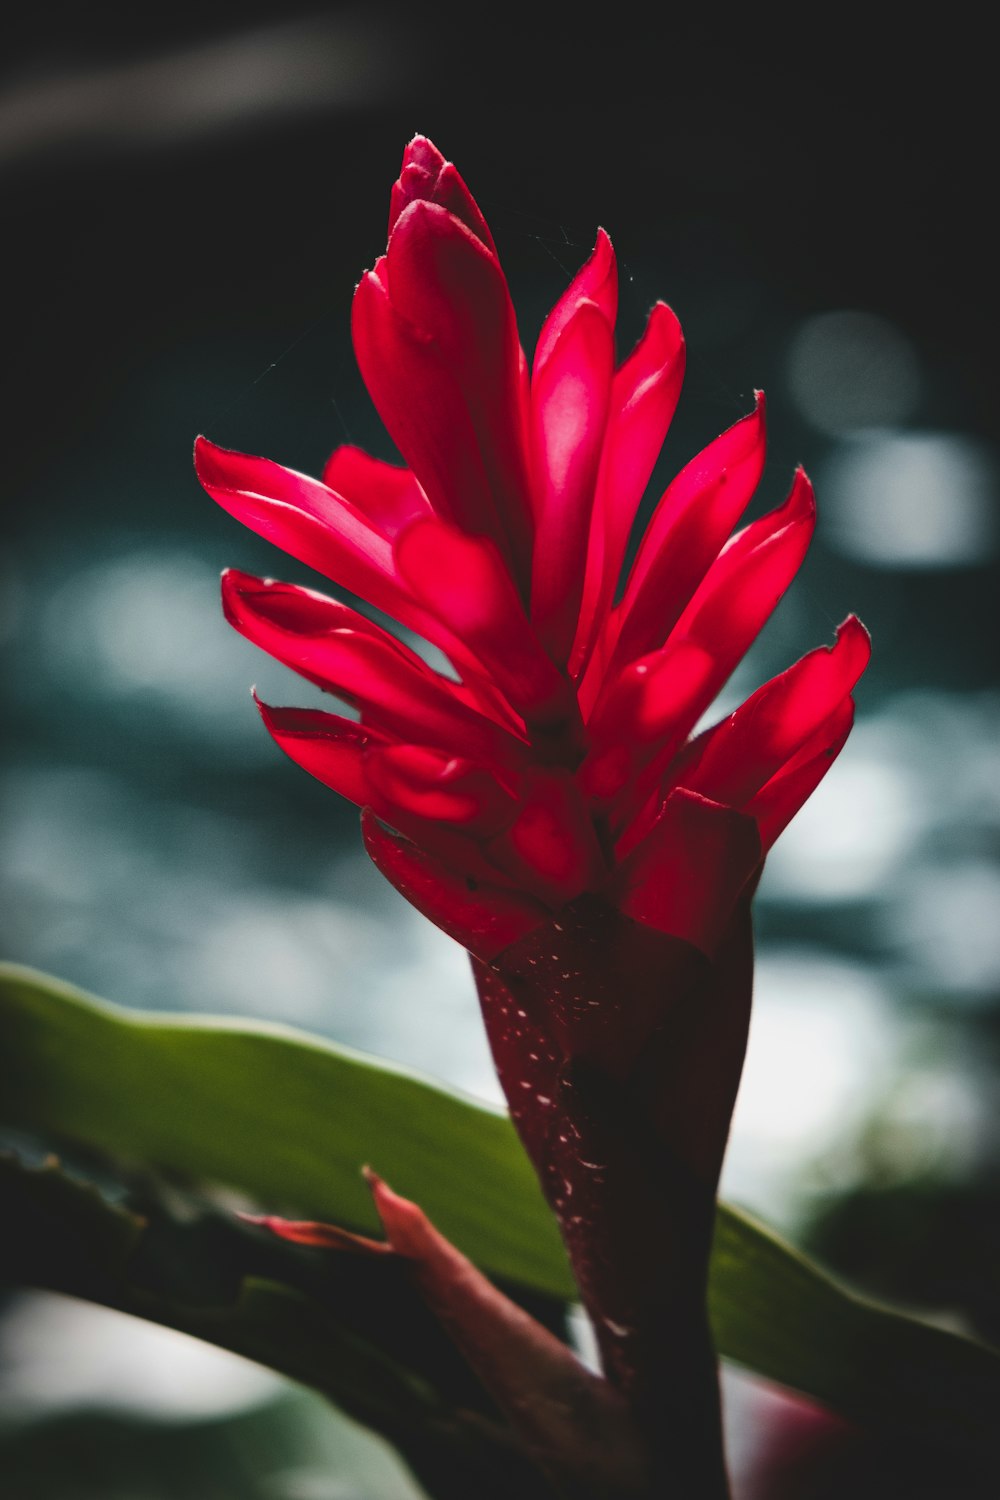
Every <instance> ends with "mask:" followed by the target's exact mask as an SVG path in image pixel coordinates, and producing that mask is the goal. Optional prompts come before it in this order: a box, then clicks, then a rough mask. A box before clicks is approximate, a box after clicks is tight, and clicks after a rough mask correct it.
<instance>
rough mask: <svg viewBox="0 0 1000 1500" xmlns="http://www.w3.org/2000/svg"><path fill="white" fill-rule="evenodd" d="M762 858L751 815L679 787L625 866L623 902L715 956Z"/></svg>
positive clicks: (620, 882) (630, 911)
mask: <svg viewBox="0 0 1000 1500" xmlns="http://www.w3.org/2000/svg"><path fill="white" fill-rule="evenodd" d="M761 858H762V850H761V842H760V836H759V834H758V832H757V824H756V823H755V822H754V820H753V818H752V817H749V816H747V815H746V814H745V813H740V812H736V811H734V809H733V808H731V807H723V806H720V805H719V803H717V802H712V801H710V800H709V799H708V798H707V797H702V796H698V795H697V794H696V793H692V792H689V791H686V790H684V789H678V790H676V791H673V792H671V794H670V796H669V797H668V798H667V800H666V802H665V803H664V805H663V809H662V811H661V813H660V816H659V818H658V819H657V821H656V822H655V824H654V825H653V827H652V829H651V831H650V832H649V833H648V834H647V835H646V837H645V838H644V839H643V841H642V843H641V844H639V845H638V847H637V848H636V849H634V850H633V852H632V853H631V855H630V856H629V857H628V859H627V860H626V861H625V863H624V865H623V866H622V867H621V870H620V872H619V875H618V877H617V882H616V884H617V887H618V893H619V894H618V904H619V905H620V907H621V909H622V911H623V912H625V913H626V914H627V915H628V916H630V917H634V918H635V920H636V921H637V922H642V923H644V924H645V925H646V926H648V927H655V928H656V929H657V930H658V931H659V932H666V933H669V934H670V935H671V936H673V937H678V938H683V939H684V940H685V942H688V943H691V944H693V946H694V947H696V948H699V949H700V950H701V951H702V952H703V953H706V954H708V955H709V957H711V956H712V954H714V952H715V950H716V947H717V946H718V944H719V943H720V942H721V940H722V938H723V936H724V935H725V933H726V930H727V929H728V926H729V922H730V919H731V918H732V915H733V912H734V911H735V909H736V903H737V901H738V900H739V897H740V895H741V893H742V892H743V889H744V887H745V886H746V884H747V882H748V881H749V880H750V879H751V877H752V876H753V875H754V873H755V872H756V870H757V868H758V866H759V864H760V861H761Z"/></svg>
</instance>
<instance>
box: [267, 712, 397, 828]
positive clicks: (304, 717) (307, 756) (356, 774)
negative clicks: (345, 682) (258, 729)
mask: <svg viewBox="0 0 1000 1500" xmlns="http://www.w3.org/2000/svg"><path fill="white" fill-rule="evenodd" d="M255 702H256V704H257V707H258V709H259V710H260V716H261V718H262V719H263V720H264V724H265V727H266V729H267V732H268V733H269V734H270V736H271V738H272V739H273V740H274V742H275V744H277V745H279V746H280V748H281V749H282V750H284V752H285V754H286V755H287V756H288V757H289V759H290V760H293V761H294V762H295V764H296V765H297V766H301V767H302V769H303V771H308V772H309V775H310V776H315V777H316V779H317V781H322V782H323V784H324V786H328V787H331V788H332V789H333V791H335V792H339V793H340V795H341V796H342V797H346V798H347V800H348V801H349V802H353V803H355V805H356V806H358V807H366V806H368V805H369V804H372V803H373V801H374V800H376V799H373V795H372V789H371V787H370V786H369V784H368V776H367V774H366V772H365V767H364V752H365V751H366V750H367V749H368V747H369V746H370V745H371V744H373V743H378V742H379V736H377V735H374V734H373V733H372V732H371V731H370V730H367V729H363V728H362V727H361V725H360V724H355V723H354V722H353V721H352V720H351V719H342V718H340V717H339V716H338V715H337V714H327V713H323V712H322V710H320V709H314V708H273V707H271V706H270V705H269V704H267V703H262V702H261V701H260V699H255Z"/></svg>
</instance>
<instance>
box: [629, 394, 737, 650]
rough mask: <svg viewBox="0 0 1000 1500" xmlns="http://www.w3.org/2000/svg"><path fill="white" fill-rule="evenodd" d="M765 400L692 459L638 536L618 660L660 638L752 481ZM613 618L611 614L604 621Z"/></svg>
mask: <svg viewBox="0 0 1000 1500" xmlns="http://www.w3.org/2000/svg"><path fill="white" fill-rule="evenodd" d="M763 468H764V401H763V396H761V395H758V399H757V406H756V409H755V410H754V411H753V412H751V413H750V415H749V416H747V417H744V418H743V419H742V420H741V421H739V422H737V423H736V424H735V426H733V427H730V428H729V430H728V432H724V433H723V434H722V436H721V437H719V438H716V440H715V442H714V443H710V444H709V446H708V447H707V448H706V449H705V450H704V452H702V453H700V454H699V455H698V457H697V458H694V459H692V460H691V462H690V463H689V464H687V465H686V467H685V468H683V469H682V470H681V472H680V474H678V476H677V478H676V479H675V480H674V481H673V483H672V484H671V485H670V486H669V487H668V489H667V491H666V493H665V494H664V496H663V499H662V500H661V501H660V504H659V506H658V508H657V510H656V512H655V514H654V516H653V519H652V521H651V522H650V525H649V529H648V530H647V532H646V534H645V536H644V537H643V539H642V543H641V545H640V547H639V552H638V554H637V556H636V560H635V564H634V566H633V568H632V571H631V573H630V574H629V580H628V584H627V585H626V588H625V595H624V597H623V599H622V603H621V606H620V609H619V611H618V612H617V617H612V619H613V620H614V622H615V628H616V629H617V633H618V638H617V643H616V646H615V650H614V656H613V660H614V663H615V664H621V665H624V663H625V662H627V661H631V660H634V658H635V657H637V656H641V655H643V654H644V653H645V652H647V651H650V650H652V649H654V648H655V647H657V646H660V645H662V644H663V642H664V641H665V640H666V638H667V636H668V635H669V633H670V631H671V630H672V629H673V627H674V625H676V623H677V621H678V619H679V618H680V616H681V614H682V613H683V611H684V609H685V607H686V606H687V604H688V601H689V600H690V598H691V596H692V595H693V593H694V591H695V589H696V588H697V587H698V585H699V583H700V582H701V580H702V578H703V577H704V575H705V573H706V572H707V570H708V568H709V566H710V565H711V563H712V561H713V560H714V558H715V557H716V556H717V555H718V553H719V551H720V549H721V547H722V545H723V543H724V542H725V540H726V538H727V537H728V536H729V533H730V532H731V531H732V529H733V527H734V526H735V524H736V522H737V521H738V520H739V518H740V516H741V515H742V514H743V511H744V510H745V509H746V507H747V505H748V504H749V501H750V499H751V497H752V495H753V492H754V490H755V489H756V488H757V483H758V481H759V479H760V476H761V473H762V472H763ZM609 623H610V622H609Z"/></svg>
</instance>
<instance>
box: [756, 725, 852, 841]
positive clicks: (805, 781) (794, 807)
mask: <svg viewBox="0 0 1000 1500" xmlns="http://www.w3.org/2000/svg"><path fill="white" fill-rule="evenodd" d="M853 724H854V700H853V698H845V699H844V700H843V702H842V703H841V704H840V705H839V707H838V708H837V709H836V710H835V711H834V712H833V713H832V714H831V716H830V718H829V719H828V720H827V721H826V723H825V724H824V725H823V727H822V729H821V730H819V731H817V733H816V734H814V735H812V736H811V738H810V739H808V740H807V741H806V743H805V744H804V745H803V746H802V748H801V749H800V750H799V751H798V752H797V754H795V755H793V756H792V758H791V760H789V761H786V762H785V764H784V765H783V766H782V767H781V770H780V771H778V772H777V774H776V775H774V776H772V777H771V779H770V781H768V782H765V784H764V786H762V787H761V789H760V791H759V792H757V794H756V795H755V796H754V797H751V799H750V801H749V802H748V803H747V806H746V811H747V812H748V813H751V814H752V815H753V817H755V818H756V820H757V827H758V828H759V829H760V837H761V843H762V844H763V846H764V848H765V850H767V849H770V847H771V845H772V844H773V843H774V841H775V839H777V838H778V836H779V834H781V833H783V832H784V830H785V829H786V828H787V826H788V824H789V823H790V822H791V821H792V819H793V818H794V816H795V814H796V813H797V812H798V811H799V809H800V808H801V807H802V806H803V804H804V803H805V802H807V801H808V800H809V798H810V797H811V796H812V794H813V792H814V791H815V790H816V788H817V787H818V786H819V784H820V782H821V781H822V780H823V777H824V776H825V775H826V773H827V771H829V769H830V767H831V766H832V765H833V763H834V761H835V760H836V759H837V756H838V755H839V754H840V752H841V750H843V748H844V746H845V744H846V743H847V737H848V735H849V734H850V732H851V728H852V726H853Z"/></svg>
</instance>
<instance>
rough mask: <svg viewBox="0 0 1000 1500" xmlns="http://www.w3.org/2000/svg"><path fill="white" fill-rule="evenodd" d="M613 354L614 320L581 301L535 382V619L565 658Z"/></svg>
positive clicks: (557, 657)
mask: <svg viewBox="0 0 1000 1500" xmlns="http://www.w3.org/2000/svg"><path fill="white" fill-rule="evenodd" d="M614 357H615V351H614V329H613V326H612V324H610V323H609V322H608V320H607V318H606V317H605V315H604V313H603V312H602V311H601V309H600V308H599V307H598V306H597V304H596V303H595V302H587V301H582V302H580V303H578V305H577V307H576V308H575V310H574V311H573V314H572V316H571V317H570V318H569V319H568V320H567V321H566V322H565V323H564V324H563V327H562V331H561V332H560V334H559V337H558V338H557V339H556V341H555V344H554V345H553V347H552V348H551V350H550V352H549V355H548V357H547V358H546V360H545V361H544V363H543V364H542V366H541V369H540V370H539V369H538V368H537V366H536V374H535V377H534V380H533V382H532V389H531V420H532V473H533V479H534V487H535V496H536V503H537V505H538V516H537V521H536V530H535V555H534V569H533V573H532V583H531V617H532V620H533V621H534V623H535V626H536V628H537V630H538V633H539V636H540V637H541V639H542V641H543V642H544V644H545V646H546V648H547V650H548V652H549V654H550V655H551V657H552V658H553V660H554V661H559V662H564V661H565V660H566V659H567V657H568V656H569V651H570V647H571V645H572V643H573V638H574V635H575V633H576V629H577V620H578V614H579V605H580V594H581V590H582V587H583V577H584V571H585V568H586V554H587V539H588V536H589V534H590V524H591V513H592V511H593V507H594V490H595V486H596V483H597V471H598V465H599V463H600V459H601V451H602V448H603V446H604V429H605V424H606V421H607V414H608V398H609V396H610V392H611V377H612V373H613V370H614Z"/></svg>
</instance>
